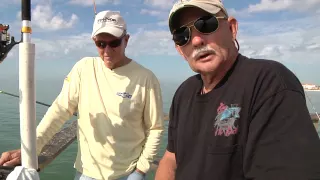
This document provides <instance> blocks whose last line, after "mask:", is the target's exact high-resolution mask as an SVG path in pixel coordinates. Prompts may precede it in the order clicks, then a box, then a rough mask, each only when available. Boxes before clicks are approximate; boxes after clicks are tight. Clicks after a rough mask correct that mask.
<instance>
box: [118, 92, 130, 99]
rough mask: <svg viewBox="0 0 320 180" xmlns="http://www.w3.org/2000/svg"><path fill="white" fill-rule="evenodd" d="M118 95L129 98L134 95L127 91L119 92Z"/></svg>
mask: <svg viewBox="0 0 320 180" xmlns="http://www.w3.org/2000/svg"><path fill="white" fill-rule="evenodd" d="M117 96H120V97H123V98H128V99H131V97H132V95H131V94H129V93H127V92H117Z"/></svg>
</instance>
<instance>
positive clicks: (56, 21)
mask: <svg viewBox="0 0 320 180" xmlns="http://www.w3.org/2000/svg"><path fill="white" fill-rule="evenodd" d="M31 16H32V25H33V26H35V27H38V28H40V29H43V30H46V31H56V30H60V29H68V28H72V27H73V26H74V25H75V24H76V23H77V22H78V19H79V18H78V16H77V15H75V14H72V15H71V17H70V18H69V19H64V17H63V15H62V13H61V12H55V11H54V10H53V9H52V6H51V3H50V2H47V3H43V4H37V5H36V6H35V7H34V8H33V9H32V10H31ZM20 18H21V11H19V12H18V13H17V19H20Z"/></svg>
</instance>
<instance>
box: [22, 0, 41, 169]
mask: <svg viewBox="0 0 320 180" xmlns="http://www.w3.org/2000/svg"><path fill="white" fill-rule="evenodd" d="M21 26H22V27H21V37H22V40H21V42H20V43H19V92H20V93H19V99H20V103H19V110H20V136H21V139H20V141H21V157H22V158H21V161H22V162H21V164H22V166H23V167H24V168H29V169H38V157H37V144H36V129H37V122H36V97H35V44H34V43H32V42H31V33H32V28H31V0H21Z"/></svg>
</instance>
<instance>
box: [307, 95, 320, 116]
mask: <svg viewBox="0 0 320 180" xmlns="http://www.w3.org/2000/svg"><path fill="white" fill-rule="evenodd" d="M305 94H306V96H307V98H308V100H309V102H310V104H311V106H312V109H313V110H314V112H315V113H316V115H317V117H318V120H319V122H320V117H319V114H318V112H317V110H316V108H315V107H314V105H313V103H312V102H311V99H310V98H309V96H308V94H307V93H305Z"/></svg>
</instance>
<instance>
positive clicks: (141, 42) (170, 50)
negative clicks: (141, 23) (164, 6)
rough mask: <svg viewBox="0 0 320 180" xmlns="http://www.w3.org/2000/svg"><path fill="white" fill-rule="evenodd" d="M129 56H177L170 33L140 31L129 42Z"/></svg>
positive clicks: (163, 31)
mask: <svg viewBox="0 0 320 180" xmlns="http://www.w3.org/2000/svg"><path fill="white" fill-rule="evenodd" d="M127 52H128V54H129V55H132V56H139V55H159V56H163V55H169V56H172V55H176V54H177V53H176V50H175V48H174V44H173V42H172V40H171V36H170V33H169V32H168V31H165V30H143V29H139V30H138V32H137V33H135V34H133V35H132V37H131V38H130V40H129V45H128V50H127Z"/></svg>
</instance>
